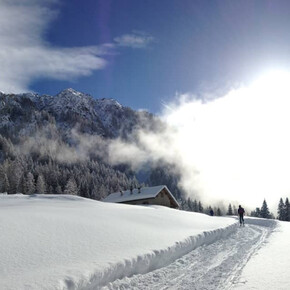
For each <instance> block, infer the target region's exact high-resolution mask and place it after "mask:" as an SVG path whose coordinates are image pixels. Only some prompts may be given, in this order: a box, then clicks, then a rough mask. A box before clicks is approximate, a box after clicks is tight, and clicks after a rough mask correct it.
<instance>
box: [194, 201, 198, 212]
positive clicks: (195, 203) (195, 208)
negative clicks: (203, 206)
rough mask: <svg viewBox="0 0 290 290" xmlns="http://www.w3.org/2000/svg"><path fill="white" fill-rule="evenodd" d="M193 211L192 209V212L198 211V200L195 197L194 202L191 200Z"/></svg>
mask: <svg viewBox="0 0 290 290" xmlns="http://www.w3.org/2000/svg"><path fill="white" fill-rule="evenodd" d="M193 211H194V212H198V202H197V200H196V199H195V200H194V202H193Z"/></svg>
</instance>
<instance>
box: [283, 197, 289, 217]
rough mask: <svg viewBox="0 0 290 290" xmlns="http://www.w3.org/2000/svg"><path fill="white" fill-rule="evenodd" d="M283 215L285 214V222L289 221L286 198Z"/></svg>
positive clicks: (287, 200)
mask: <svg viewBox="0 0 290 290" xmlns="http://www.w3.org/2000/svg"><path fill="white" fill-rule="evenodd" d="M284 214H285V219H284V220H285V221H290V204H289V199H288V197H287V198H286V200H285V207H284Z"/></svg>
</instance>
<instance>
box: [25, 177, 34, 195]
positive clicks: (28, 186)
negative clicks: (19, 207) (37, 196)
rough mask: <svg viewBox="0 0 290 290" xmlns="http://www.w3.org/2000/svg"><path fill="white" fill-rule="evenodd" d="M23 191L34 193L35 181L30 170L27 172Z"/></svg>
mask: <svg viewBox="0 0 290 290" xmlns="http://www.w3.org/2000/svg"><path fill="white" fill-rule="evenodd" d="M25 193H26V194H33V193H35V181H34V176H33V174H32V173H31V172H28V173H27V176H26V182H25Z"/></svg>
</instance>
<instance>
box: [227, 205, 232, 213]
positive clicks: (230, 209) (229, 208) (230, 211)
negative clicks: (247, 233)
mask: <svg viewBox="0 0 290 290" xmlns="http://www.w3.org/2000/svg"><path fill="white" fill-rule="evenodd" d="M227 215H233V210H232V205H231V204H229V207H228V212H227Z"/></svg>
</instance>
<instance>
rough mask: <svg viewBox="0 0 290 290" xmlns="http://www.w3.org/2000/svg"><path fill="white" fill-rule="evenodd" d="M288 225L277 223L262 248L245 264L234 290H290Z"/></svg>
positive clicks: (289, 232)
mask: <svg viewBox="0 0 290 290" xmlns="http://www.w3.org/2000/svg"><path fill="white" fill-rule="evenodd" d="M289 241H290V224H289V223H287V222H279V223H278V226H277V227H276V228H275V229H274V231H273V233H272V234H271V236H270V237H269V239H268V240H267V242H266V244H265V246H264V247H262V248H261V249H260V251H258V252H257V253H256V255H255V256H254V257H253V258H252V259H251V260H250V261H249V262H248V263H247V265H246V267H245V268H244V270H243V272H242V275H241V277H240V279H239V281H238V284H237V286H236V287H235V288H234V289H281V290H282V289H283V290H284V289H285V290H286V289H287V290H288V289H290V280H289V269H290V257H289Z"/></svg>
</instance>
